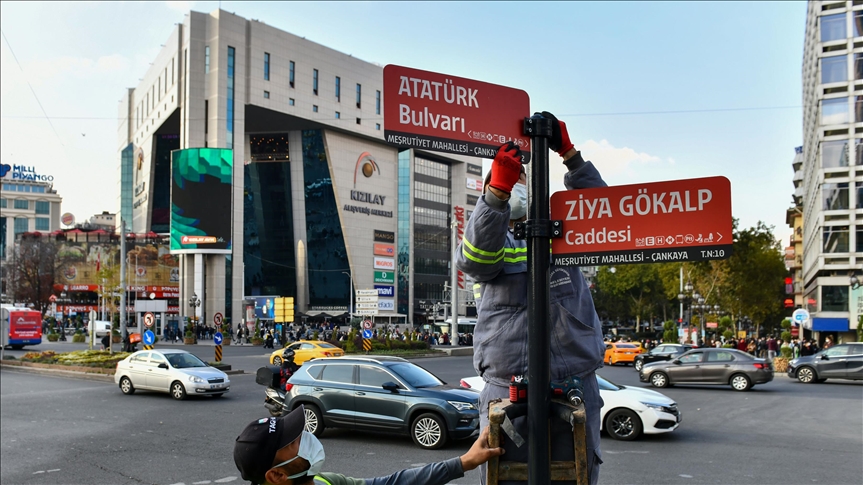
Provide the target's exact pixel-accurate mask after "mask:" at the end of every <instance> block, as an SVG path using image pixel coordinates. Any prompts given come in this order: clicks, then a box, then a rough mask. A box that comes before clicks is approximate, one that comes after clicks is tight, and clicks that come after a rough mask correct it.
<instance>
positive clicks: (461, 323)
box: [443, 317, 476, 335]
mask: <svg viewBox="0 0 863 485" xmlns="http://www.w3.org/2000/svg"><path fill="white" fill-rule="evenodd" d="M443 324H444V325H446V326H448V327H449V328H450V329H452V318H447V319H446V320H444V322H443ZM475 327H476V318H472V317H458V329H457V330H458V334H457V335H464V334H466V333H470V334H472V333H474V328H475ZM453 333H454V332H450V334H453Z"/></svg>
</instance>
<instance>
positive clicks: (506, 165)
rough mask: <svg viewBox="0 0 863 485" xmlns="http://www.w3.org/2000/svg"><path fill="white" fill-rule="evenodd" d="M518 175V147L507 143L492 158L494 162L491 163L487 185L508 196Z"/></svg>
mask: <svg viewBox="0 0 863 485" xmlns="http://www.w3.org/2000/svg"><path fill="white" fill-rule="evenodd" d="M520 175H521V150H520V149H519V148H518V145H516V144H515V143H513V142H511V141H508V142H506V143H505V144H503V145H502V146H501V147H500V149H498V151H497V155H495V156H494V161H493V162H492V163H491V181H489V183H488V185H489V187H494V188H496V189H497V190H501V191H503V192H506V193H507V194H509V193H511V192H512V188H513V186H514V185H515V183H516V182H518V178H519V176H520Z"/></svg>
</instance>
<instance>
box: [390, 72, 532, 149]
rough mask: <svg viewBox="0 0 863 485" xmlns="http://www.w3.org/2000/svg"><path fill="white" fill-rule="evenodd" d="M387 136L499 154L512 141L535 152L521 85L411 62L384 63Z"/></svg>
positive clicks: (416, 144)
mask: <svg viewBox="0 0 863 485" xmlns="http://www.w3.org/2000/svg"><path fill="white" fill-rule="evenodd" d="M384 99H385V100H386V103H384V138H385V139H386V142H387V143H389V144H390V145H397V146H402V147H409V148H420V149H423V150H433V151H437V152H444V153H455V154H458V155H468V156H474V157H483V158H494V156H495V154H496V153H497V150H498V148H500V146H501V145H503V144H504V143H506V142H508V141H512V142H514V143H515V144H516V145H518V146H519V148H521V151H522V154H523V155H524V159H525V160H524V161H525V162H527V161H528V159H529V157H530V137H528V136H526V135H525V134H524V118H525V117H526V116H530V98H529V97H528V95H527V93H526V92H524V91H522V90H521V89H514V88H509V87H506V86H499V85H497V84H489V83H486V82H482V81H475V80H473V79H465V78H461V77H456V76H450V75H447V74H441V73H437V72H429V71H421V70H419V69H411V68H408V67H402V66H396V65H392V64H390V65H388V66H385V67H384Z"/></svg>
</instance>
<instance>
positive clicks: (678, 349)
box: [633, 344, 692, 372]
mask: <svg viewBox="0 0 863 485" xmlns="http://www.w3.org/2000/svg"><path fill="white" fill-rule="evenodd" d="M690 350H692V346H691V345H681V344H662V345H657V346H656V347H655V348H652V349H650V352H647V353H645V354H638V355H636V356H635V363H634V364H633V365H634V367H635V371H636V372H641V368H642V367H644V364H649V363H651V362H660V361H663V360H672V359H674V358H677V356H678V355H681V354H683V353H684V352H688V351H690Z"/></svg>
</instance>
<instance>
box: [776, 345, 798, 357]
mask: <svg viewBox="0 0 863 485" xmlns="http://www.w3.org/2000/svg"><path fill="white" fill-rule="evenodd" d="M779 353H780V354H781V355H782V357H785V358H786V359H790V358H791V356H792V355H793V354H794V351H793V350H791V347H781V348H780V349H779Z"/></svg>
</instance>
